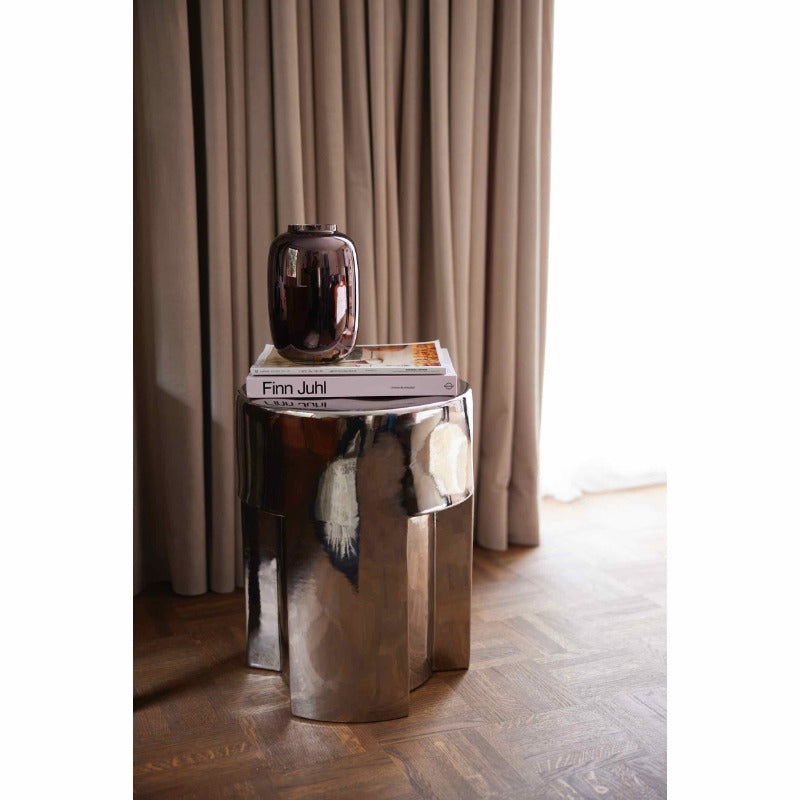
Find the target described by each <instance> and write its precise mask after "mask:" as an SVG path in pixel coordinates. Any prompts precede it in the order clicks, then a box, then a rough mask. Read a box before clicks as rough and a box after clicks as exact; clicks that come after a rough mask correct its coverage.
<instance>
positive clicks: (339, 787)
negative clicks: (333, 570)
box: [134, 487, 666, 800]
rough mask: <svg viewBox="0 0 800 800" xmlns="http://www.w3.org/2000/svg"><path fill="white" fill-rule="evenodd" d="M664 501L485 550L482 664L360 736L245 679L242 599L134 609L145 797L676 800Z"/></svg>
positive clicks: (251, 674) (479, 564)
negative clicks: (670, 777) (310, 718)
mask: <svg viewBox="0 0 800 800" xmlns="http://www.w3.org/2000/svg"><path fill="white" fill-rule="evenodd" d="M665 528H666V521H665V488H664V487H653V488H649V489H640V490H637V491H632V492H618V493H613V494H607V495H595V496H588V497H585V498H583V499H581V500H579V501H577V502H576V503H572V504H569V505H563V504H559V503H555V502H554V501H546V502H545V504H544V509H543V534H542V545H541V546H540V547H539V548H536V549H526V548H512V549H511V550H509V551H508V552H504V553H492V552H488V551H485V550H480V549H476V552H475V568H474V585H473V632H472V635H473V638H472V664H471V667H470V669H469V670H468V671H466V672H452V673H437V674H435V675H434V676H433V677H432V678H431V679H430V680H429V681H428V682H427V683H426V684H425V685H424V686H422V687H421V688H419V689H418V690H417V691H415V692H414V693H413V694H412V702H411V714H410V716H409V717H407V718H405V719H400V720H393V721H390V722H380V723H370V724H363V725H341V724H324V723H313V722H307V721H303V720H299V719H294V718H292V716H291V715H290V713H289V707H288V698H287V692H286V688H285V687H284V685H283V683H282V681H281V678H280V677H279V676H276V675H272V674H270V673H264V672H260V671H258V670H251V669H247V668H246V667H244V666H243V657H244V656H243V653H244V597H243V594H242V592H241V591H239V592H236V593H234V594H230V595H211V594H210V595H204V596H201V597H195V598H185V597H176V596H174V595H172V594H171V593H170V592H169V590H168V589H166V588H163V587H162V588H151V589H148V590H147V591H146V592H145V593H143V594H142V595H140V596H139V597H137V598H136V599H135V602H134V617H135V619H134V628H135V631H134V682H135V687H134V698H135V699H134V790H135V795H136V796H137V797H141V798H151V797H153V798H154V797H163V798H179V797H198V798H240V797H242V798H244V797H247V798H269V797H276V798H300V797H303V798H326V799H327V798H374V799H375V800H378V799H379V798H386V799H387V800H388V799H389V798H439V799H440V800H445V798H454V800H469V798H485V797H498V798H508V799H509V800H522V798H547V799H548V800H550V799H552V800H556V798H562V799H563V800H571V799H572V798H588V797H591V798H599V797H603V798H605V800H626V798H637V799H640V800H651V799H653V798H663V797H666V624H665V623H666V619H665V618H666V611H665V577H666V574H665V573H666V568H665V557H664V556H665V538H666V537H665Z"/></svg>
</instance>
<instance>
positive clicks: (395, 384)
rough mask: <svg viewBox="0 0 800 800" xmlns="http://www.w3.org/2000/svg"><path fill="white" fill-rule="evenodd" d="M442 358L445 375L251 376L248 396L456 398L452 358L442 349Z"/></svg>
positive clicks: (306, 372) (304, 371) (294, 373)
mask: <svg viewBox="0 0 800 800" xmlns="http://www.w3.org/2000/svg"><path fill="white" fill-rule="evenodd" d="M439 355H440V358H441V363H442V366H443V368H444V372H443V373H442V374H440V375H437V374H424V373H414V372H410V373H409V372H395V373H391V374H385V373H382V372H381V373H373V372H357V373H350V374H338V373H336V374H320V373H318V372H316V371H314V368H311V369H309V368H308V367H307V366H305V367H304V366H302V365H301V368H300V369H299V370H293V371H292V372H291V373H278V374H270V375H253V374H250V375H248V376H247V379H246V381H245V393H246V394H247V396H248V397H250V398H269V399H273V400H298V399H299V400H308V399H320V398H328V397H430V396H443V397H452V396H454V395H455V394H457V392H458V376H457V375H456V372H455V369H454V368H453V363H452V361H451V360H450V354H449V353H448V352H447V350H446V349H445V348H444V347H442V348H439Z"/></svg>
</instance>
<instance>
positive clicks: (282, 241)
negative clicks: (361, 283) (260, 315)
mask: <svg viewBox="0 0 800 800" xmlns="http://www.w3.org/2000/svg"><path fill="white" fill-rule="evenodd" d="M267 282H268V284H269V301H268V307H269V324H270V330H271V331H272V343H273V344H274V345H275V347H276V349H277V350H278V352H279V353H280V354H281V355H282V356H283V357H284V358H288V359H291V360H292V361H305V362H310V363H322V362H326V361H338V360H339V359H341V358H344V357H345V356H346V355H347V354H348V353H349V352H350V351H351V350H352V349H353V347H354V346H355V343H356V335H357V334H358V260H357V258H356V248H355V245H354V244H353V242H352V241H351V240H350V239H349V238H348V237H347V236H345V234H343V233H341V232H340V231H337V230H336V225H290V226H289V230H288V231H286V233H282V234H281V235H280V236H278V237H277V239H275V240H274V241H273V242H272V246H271V247H270V249H269V261H268V265H267Z"/></svg>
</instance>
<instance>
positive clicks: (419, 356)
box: [250, 340, 445, 375]
mask: <svg viewBox="0 0 800 800" xmlns="http://www.w3.org/2000/svg"><path fill="white" fill-rule="evenodd" d="M301 373H302V374H304V375H399V374H401V373H403V374H419V375H444V373H445V365H444V364H443V363H442V347H441V345H440V344H439V341H438V340H436V341H433V342H410V343H408V344H362V345H357V346H356V347H354V348H353V350H352V351H351V352H350V354H349V355H348V356H347V357H346V358H343V359H342V360H341V361H336V362H334V363H332V364H301V363H298V362H296V361H289V360H288V359H286V358H283V357H282V356H281V355H280V354H279V353H278V351H277V350H276V349H275V348H274V346H273V345H271V344H268V345H267V346H266V347H265V348H264V350H263V351H262V353H261V355H260V356H259V357H258V358H257V359H256V361H255V363H254V364H253V366H252V367H250V374H251V375H299V374H301Z"/></svg>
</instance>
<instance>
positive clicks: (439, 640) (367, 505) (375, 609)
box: [236, 382, 473, 722]
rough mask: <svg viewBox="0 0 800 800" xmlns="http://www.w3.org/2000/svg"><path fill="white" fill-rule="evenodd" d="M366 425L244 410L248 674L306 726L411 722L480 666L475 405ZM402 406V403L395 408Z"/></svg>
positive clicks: (415, 408)
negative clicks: (285, 697) (278, 684)
mask: <svg viewBox="0 0 800 800" xmlns="http://www.w3.org/2000/svg"><path fill="white" fill-rule="evenodd" d="M459 389H460V393H459V394H458V395H457V396H456V397H453V398H437V399H432V398H421V399H419V400H418V401H415V400H412V399H409V400H407V401H406V403H405V404H403V405H402V407H400V408H398V407H388V408H383V409H382V408H380V403H379V402H378V401H376V407H375V408H374V409H370V410H367V411H365V410H359V411H336V412H333V411H330V410H320V411H314V410H296V409H278V408H275V407H269V406H267V405H265V404H261V403H259V402H258V401H252V400H248V399H247V398H246V397H245V396H244V394H243V393H242V392H241V391H240V392H239V393H238V395H237V399H236V403H237V414H236V425H237V431H236V436H237V476H238V491H239V497H240V499H241V500H242V526H243V533H244V553H245V569H246V596H247V630H248V639H247V660H248V664H249V665H250V666H254V667H262V668H266V669H273V670H278V669H280V670H281V671H282V672H283V673H284V675H285V676H286V678H287V680H288V682H289V686H290V693H291V702H292V712H293V713H294V714H296V715H298V716H301V717H307V718H310V719H317V720H329V721H340V722H366V721H371V720H381V719H391V718H393V717H400V716H405V715H406V714H408V707H409V691H410V690H411V689H414V688H416V687H417V686H419V685H420V684H421V683H424V681H425V680H426V679H427V678H428V677H429V676H430V674H431V671H432V670H437V669H463V668H466V667H467V666H468V665H469V627H470V593H471V586H472V584H471V575H472V572H471V568H472V522H473V501H472V489H473V475H472V436H471V426H472V392H471V391H470V389H469V386H468V385H467V384H466V383H464V382H462V383H461V385H460V386H459ZM387 405H394V406H396V403H395V404H388V403H387Z"/></svg>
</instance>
